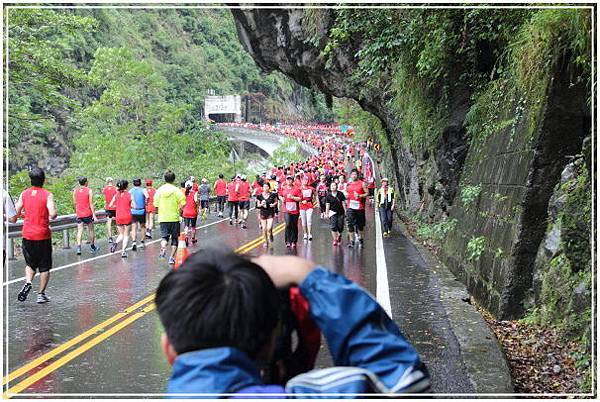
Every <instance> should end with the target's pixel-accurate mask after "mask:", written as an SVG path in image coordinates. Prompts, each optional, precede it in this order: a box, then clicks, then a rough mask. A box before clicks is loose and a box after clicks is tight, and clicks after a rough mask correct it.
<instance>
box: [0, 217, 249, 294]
mask: <svg viewBox="0 0 600 402" xmlns="http://www.w3.org/2000/svg"><path fill="white" fill-rule="evenodd" d="M250 209H254V208H250ZM227 220H229V218H223V219H220V220H218V221H214V222H211V223H208V224H206V225H203V226H199V227H198V228H197V229H203V228H207V227H209V226H212V225H216V224H217V223H220V222H224V221H227ZM161 240H162V239H156V240H152V241H150V242H147V243H146V246H149V245H150V244H154V243H157V242H159V241H161ZM113 255H116V254H113V253H108V254H102V255H99V256H97V257H92V258H88V259H85V260H81V261H77V262H73V263H71V264H67V265H63V266H61V267H57V268H52V269H51V270H50V272H56V271H61V270H63V269H66V268H71V267H74V266H76V265H81V264H85V263H86V262H90V261H95V260H99V259H101V258H106V257H110V256H113ZM23 280H25V277H24V276H23V277H21V278H17V279H13V280H10V281H7V282H4V284H3V286H8V285H11V284H13V283H17V282H21V281H23Z"/></svg>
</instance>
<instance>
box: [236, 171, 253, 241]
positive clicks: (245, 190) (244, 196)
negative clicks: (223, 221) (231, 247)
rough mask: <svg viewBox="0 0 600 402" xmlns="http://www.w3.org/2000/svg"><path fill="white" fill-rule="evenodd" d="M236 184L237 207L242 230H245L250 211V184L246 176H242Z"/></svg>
mask: <svg viewBox="0 0 600 402" xmlns="http://www.w3.org/2000/svg"><path fill="white" fill-rule="evenodd" d="M240 180H241V181H240V182H239V183H238V205H239V208H240V219H241V220H242V229H247V226H246V222H247V221H248V210H249V209H250V183H248V181H247V180H246V176H245V175H242V177H240Z"/></svg>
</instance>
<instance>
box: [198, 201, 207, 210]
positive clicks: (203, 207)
mask: <svg viewBox="0 0 600 402" xmlns="http://www.w3.org/2000/svg"><path fill="white" fill-rule="evenodd" d="M200 208H202V209H206V208H208V200H200Z"/></svg>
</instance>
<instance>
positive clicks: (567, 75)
mask: <svg viewBox="0 0 600 402" xmlns="http://www.w3.org/2000/svg"><path fill="white" fill-rule="evenodd" d="M232 13H233V16H234V19H235V21H236V26H237V30H238V36H239V38H240V40H241V41H242V43H243V45H244V47H245V48H246V50H247V51H248V52H249V53H250V55H251V56H252V57H253V58H254V60H255V61H256V62H257V63H258V64H259V65H260V66H261V67H262V68H263V69H265V70H266V71H271V70H279V71H281V72H283V73H284V74H286V75H288V76H289V77H291V78H293V79H294V80H296V81H297V82H298V83H300V84H301V85H305V86H310V87H313V88H318V89H319V90H321V91H322V92H324V93H325V94H328V95H332V96H336V97H349V98H353V99H355V100H357V101H358V102H359V104H360V105H361V106H362V107H363V108H364V109H365V110H367V111H369V112H371V113H373V114H374V115H375V116H377V117H378V118H379V119H380V120H381V121H382V123H383V126H384V128H385V131H386V136H387V140H388V142H389V144H391V152H390V155H389V157H388V158H387V159H388V163H387V164H386V166H387V168H388V170H390V172H387V173H388V175H393V176H394V177H395V179H396V180H395V181H396V183H397V186H398V190H399V191H398V193H399V194H400V195H401V196H402V198H403V200H402V201H403V205H404V206H405V208H406V209H408V210H413V211H414V210H417V209H418V210H420V211H425V212H428V213H429V215H431V216H438V217H439V216H445V217H448V218H450V219H454V220H455V221H456V222H458V225H456V228H455V229H453V230H452V231H451V232H450V233H448V234H447V238H446V240H445V243H446V244H445V245H444V247H442V258H443V259H444V260H445V261H446V263H447V264H448V265H449V267H450V268H451V269H452V270H453V272H454V273H455V274H456V275H457V277H458V278H460V279H461V280H462V281H464V282H465V283H466V284H467V285H468V287H469V289H470V291H471V292H472V294H474V295H475V297H476V298H477V299H478V300H479V301H480V302H482V303H483V304H484V305H485V306H486V307H488V309H490V310H491V311H492V312H493V313H495V314H496V315H497V316H499V317H502V318H508V317H516V316H520V315H522V314H523V311H524V307H525V306H524V303H525V299H526V296H527V292H528V290H529V289H531V287H532V280H533V271H534V263H535V259H536V253H537V250H538V246H539V244H540V242H541V240H542V238H543V237H544V234H545V232H546V226H547V223H546V219H547V209H548V200H549V199H550V196H551V195H552V193H553V189H554V186H555V184H556V183H557V182H558V179H559V176H560V172H561V170H562V169H563V168H564V166H565V165H566V163H567V162H568V160H567V159H566V157H567V156H568V155H572V154H574V153H577V152H578V151H579V150H580V149H581V142H582V139H583V138H584V136H585V135H587V133H588V132H589V121H590V116H589V111H586V110H587V109H586V105H585V98H586V96H585V94H586V88H585V87H584V86H583V84H582V83H579V84H573V83H572V82H571V77H572V74H571V73H572V71H569V69H568V68H567V66H566V65H565V63H564V62H563V63H561V61H560V60H558V61H556V68H555V70H554V71H553V72H552V74H553V77H552V78H551V80H550V81H549V86H548V88H547V94H546V98H545V99H543V105H542V106H541V107H540V105H531V107H528V108H526V109H527V110H526V111H525V112H524V113H522V114H521V115H520V116H517V117H515V116H508V117H509V118H510V119H513V120H514V121H515V123H514V124H513V125H512V127H508V128H502V129H498V130H497V131H496V132H494V133H493V135H490V136H489V138H488V139H486V140H485V141H484V142H483V143H481V144H478V146H477V148H475V149H471V141H470V139H469V138H468V136H467V134H466V128H465V116H466V114H467V111H468V110H469V108H470V106H471V103H472V101H471V95H472V94H473V93H472V89H471V88H469V87H466V86H460V85H458V86H454V87H452V88H451V89H450V93H448V98H449V99H450V102H449V103H450V115H449V116H450V118H449V119H448V121H447V123H446V125H445V127H444V128H443V129H442V131H441V133H440V135H439V137H438V138H439V140H438V143H437V144H436V146H435V147H434V149H433V150H432V153H431V154H426V155H416V154H414V153H412V152H411V151H410V150H409V149H408V148H407V147H406V146H405V145H404V143H403V141H402V132H401V129H400V121H399V117H398V116H397V115H396V114H394V113H393V112H392V111H391V109H390V107H389V106H388V105H389V101H390V100H391V98H392V96H393V95H392V93H391V92H390V91H389V90H388V88H389V84H390V79H389V78H387V77H385V76H382V77H380V85H379V86H375V87H373V86H370V87H360V86H357V85H356V83H355V82H351V80H350V77H351V76H352V75H353V74H355V73H356V71H358V60H357V58H356V56H355V55H356V54H357V52H358V50H359V49H360V47H361V38H353V39H354V40H350V41H346V42H345V44H344V45H341V46H339V47H335V48H334V49H333V57H331V59H330V61H329V63H327V62H326V60H325V59H324V58H323V56H322V50H323V49H324V46H325V44H326V42H327V35H328V32H329V29H330V28H331V26H332V24H333V14H332V12H331V11H330V10H319V11H318V13H319V14H318V18H315V16H314V15H313V16H311V18H310V20H309V19H308V18H307V15H306V13H305V11H304V10H302V9H235V10H232ZM309 26H310V29H309V28H308V27H309ZM309 31H310V32H309ZM452 69H453V71H449V72H448V73H449V74H450V75H451V76H453V75H455V76H458V75H460V74H461V66H460V65H456V66H454V67H452ZM505 103H506V104H507V105H508V106H511V105H510V102H505ZM506 109H507V110H509V109H510V108H506ZM510 110H514V109H510ZM501 112H502V111H499V113H501ZM532 121H533V122H534V123H533V126H531V124H530V122H532ZM461 186H463V187H464V186H475V187H478V188H480V189H481V193H480V194H479V196H478V197H477V199H476V200H475V203H474V204H472V205H465V203H464V202H462V201H461V199H460V197H459V195H460V191H459V189H460V187H461ZM478 244H480V245H481V250H479V251H477V250H476V249H475V252H474V247H476V246H477V245H478ZM474 255H476V257H477V258H473V256H474Z"/></svg>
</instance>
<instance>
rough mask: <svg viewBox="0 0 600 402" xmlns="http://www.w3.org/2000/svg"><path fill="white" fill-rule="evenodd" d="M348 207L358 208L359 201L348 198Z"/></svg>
mask: <svg viewBox="0 0 600 402" xmlns="http://www.w3.org/2000/svg"><path fill="white" fill-rule="evenodd" d="M348 207H349V208H350V209H360V201H357V200H350V202H349V203H348Z"/></svg>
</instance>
